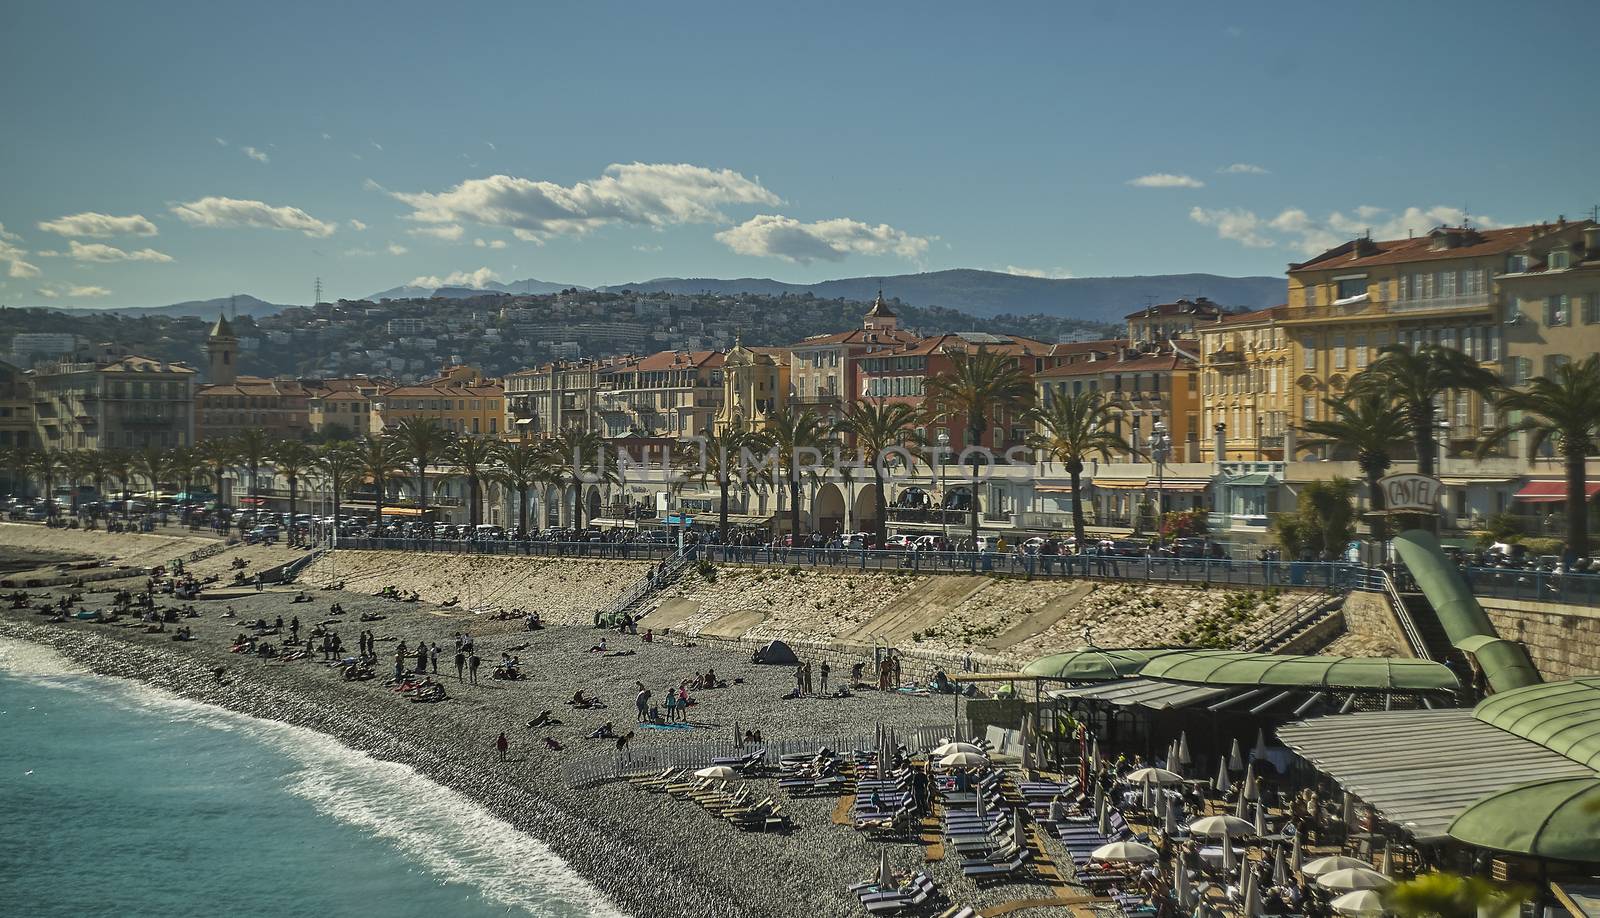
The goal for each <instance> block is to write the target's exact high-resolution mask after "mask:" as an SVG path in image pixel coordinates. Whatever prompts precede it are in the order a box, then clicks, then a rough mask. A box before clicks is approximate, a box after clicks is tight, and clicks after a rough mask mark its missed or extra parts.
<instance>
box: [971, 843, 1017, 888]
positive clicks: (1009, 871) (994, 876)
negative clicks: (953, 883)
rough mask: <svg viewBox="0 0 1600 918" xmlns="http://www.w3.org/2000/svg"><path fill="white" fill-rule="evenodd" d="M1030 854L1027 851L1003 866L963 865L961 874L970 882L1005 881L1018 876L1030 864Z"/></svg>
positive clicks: (986, 864)
mask: <svg viewBox="0 0 1600 918" xmlns="http://www.w3.org/2000/svg"><path fill="white" fill-rule="evenodd" d="M1028 859H1029V854H1028V852H1027V851H1026V850H1024V851H1022V852H1021V853H1019V854H1018V855H1017V856H1016V857H1014V858H1012V859H1011V860H1010V861H1007V862H1006V863H1003V864H988V863H984V864H972V865H962V867H961V874H962V875H963V876H965V877H966V878H967V879H969V880H973V881H976V882H983V881H985V880H1004V879H1007V878H1009V877H1012V876H1014V875H1016V873H1017V872H1018V871H1020V870H1022V869H1023V866H1024V865H1025V864H1026V863H1027V862H1028Z"/></svg>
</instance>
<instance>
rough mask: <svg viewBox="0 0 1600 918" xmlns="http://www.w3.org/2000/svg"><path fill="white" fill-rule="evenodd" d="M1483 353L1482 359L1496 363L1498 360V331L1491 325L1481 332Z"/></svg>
mask: <svg viewBox="0 0 1600 918" xmlns="http://www.w3.org/2000/svg"><path fill="white" fill-rule="evenodd" d="M1483 334H1484V345H1483V349H1484V352H1485V356H1484V359H1485V360H1490V361H1497V360H1499V359H1500V329H1499V328H1497V327H1495V326H1493V325H1491V326H1489V327H1488V328H1486V329H1484V330H1483Z"/></svg>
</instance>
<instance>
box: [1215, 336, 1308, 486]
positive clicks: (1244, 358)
mask: <svg viewBox="0 0 1600 918" xmlns="http://www.w3.org/2000/svg"><path fill="white" fill-rule="evenodd" d="M1287 311H1288V310H1287V308H1286V307H1283V306H1273V307H1270V308H1267V309H1258V310H1255V311H1254V312H1245V313H1238V314H1235V315H1225V316H1223V317H1222V318H1221V321H1220V322H1217V323H1214V324H1210V325H1202V326H1201V327H1200V328H1198V329H1197V331H1198V332H1199V335H1200V361H1201V363H1200V398H1201V400H1202V402H1203V403H1204V405H1205V411H1204V413H1203V420H1202V422H1201V425H1202V428H1203V430H1202V435H1201V437H1200V457H1201V461H1203V462H1212V461H1215V460H1216V459H1217V458H1218V457H1217V454H1216V453H1217V450H1216V437H1215V432H1216V430H1217V425H1219V424H1220V425H1222V426H1223V433H1224V436H1225V437H1226V442H1225V447H1226V455H1225V456H1223V457H1222V458H1223V459H1224V460H1232V461H1251V462H1263V461H1275V460H1280V459H1282V458H1283V451H1284V436H1285V433H1286V432H1287V430H1288V426H1289V418H1290V416H1291V414H1292V412H1293V410H1294V395H1293V386H1292V385H1291V380H1292V379H1293V377H1292V376H1291V371H1292V368H1293V365H1294V351H1293V348H1292V347H1291V345H1290V343H1289V336H1288V334H1286V333H1285V331H1284V328H1283V326H1282V325H1281V324H1280V322H1281V320H1282V319H1283V317H1284V315H1285V313H1287Z"/></svg>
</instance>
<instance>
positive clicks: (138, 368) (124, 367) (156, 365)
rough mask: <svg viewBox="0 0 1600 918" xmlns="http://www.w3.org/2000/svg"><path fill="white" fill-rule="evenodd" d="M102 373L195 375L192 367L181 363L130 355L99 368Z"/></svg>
mask: <svg viewBox="0 0 1600 918" xmlns="http://www.w3.org/2000/svg"><path fill="white" fill-rule="evenodd" d="M99 370H100V372H102V373H115V372H124V371H132V372H141V373H193V372H194V369H193V368H192V367H187V366H184V365H183V364H181V363H165V362H163V361H160V360H156V359H155V358H153V357H139V356H136V355H133V354H129V355H128V356H126V357H123V358H121V359H119V360H114V361H112V362H111V363H108V364H106V365H105V366H103V367H100V368H99Z"/></svg>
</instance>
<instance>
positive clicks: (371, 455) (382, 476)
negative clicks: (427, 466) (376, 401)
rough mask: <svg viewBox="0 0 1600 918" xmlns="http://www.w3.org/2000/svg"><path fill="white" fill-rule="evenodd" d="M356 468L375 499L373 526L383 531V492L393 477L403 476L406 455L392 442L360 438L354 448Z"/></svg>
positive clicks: (386, 438) (385, 439)
mask: <svg viewBox="0 0 1600 918" xmlns="http://www.w3.org/2000/svg"><path fill="white" fill-rule="evenodd" d="M354 449H355V459H356V467H357V468H358V469H359V470H360V474H361V476H362V477H363V478H365V479H367V480H368V481H370V482H372V487H373V490H374V491H375V492H376V495H377V496H376V497H374V498H373V502H372V506H373V509H374V510H375V511H376V512H375V513H374V517H375V518H376V523H375V525H376V526H377V528H378V529H379V530H380V531H381V530H382V529H383V491H384V488H385V487H387V486H388V483H389V478H390V476H393V475H403V474H405V463H406V455H405V453H404V452H402V451H401V448H400V447H399V446H398V445H397V444H396V443H395V441H394V440H392V439H390V438H388V437H385V436H382V435H379V436H376V437H370V436H369V437H362V438H361V440H360V441H359V442H358V443H356V445H355V447H354Z"/></svg>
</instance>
